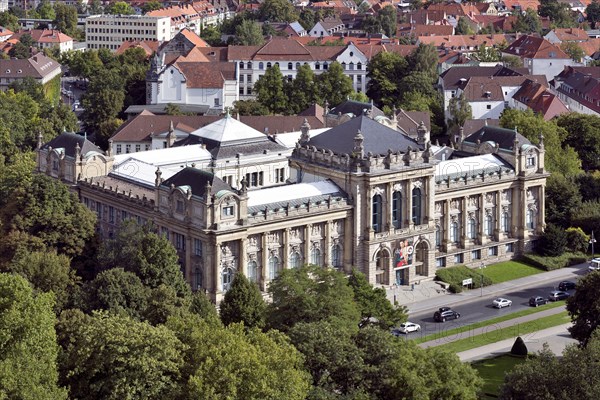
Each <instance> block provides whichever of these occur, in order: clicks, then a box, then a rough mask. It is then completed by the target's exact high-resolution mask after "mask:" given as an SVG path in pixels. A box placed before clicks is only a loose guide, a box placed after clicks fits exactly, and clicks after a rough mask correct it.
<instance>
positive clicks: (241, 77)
mask: <svg viewBox="0 0 600 400" xmlns="http://www.w3.org/2000/svg"><path fill="white" fill-rule="evenodd" d="M240 83H244V75H241V74H240Z"/></svg>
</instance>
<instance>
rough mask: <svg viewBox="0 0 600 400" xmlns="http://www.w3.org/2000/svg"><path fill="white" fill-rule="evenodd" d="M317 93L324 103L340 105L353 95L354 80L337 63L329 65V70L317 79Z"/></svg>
mask: <svg viewBox="0 0 600 400" xmlns="http://www.w3.org/2000/svg"><path fill="white" fill-rule="evenodd" d="M317 88H318V89H317V90H318V91H317V93H318V95H319V96H320V97H321V99H322V102H323V103H325V101H327V102H328V103H329V104H330V105H332V106H333V105H338V104H340V103H342V102H344V101H346V99H347V98H348V96H349V95H350V93H352V91H353V90H352V80H351V79H350V77H348V76H347V75H346V74H345V73H344V69H343V68H342V66H341V65H340V63H338V62H337V61H334V62H333V63H331V64H329V69H328V70H327V71H325V72H323V73H322V74H321V75H319V76H318V78H317Z"/></svg>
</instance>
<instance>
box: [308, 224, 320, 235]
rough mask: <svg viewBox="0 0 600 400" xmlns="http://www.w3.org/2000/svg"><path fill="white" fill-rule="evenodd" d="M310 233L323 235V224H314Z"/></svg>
mask: <svg viewBox="0 0 600 400" xmlns="http://www.w3.org/2000/svg"><path fill="white" fill-rule="evenodd" d="M310 234H311V236H321V225H313V226H312V228H311V232H310Z"/></svg>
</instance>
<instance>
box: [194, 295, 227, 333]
mask: <svg viewBox="0 0 600 400" xmlns="http://www.w3.org/2000/svg"><path fill="white" fill-rule="evenodd" d="M190 313H192V314H195V315H197V316H198V317H200V318H201V319H203V320H204V321H205V322H206V323H208V324H216V325H220V324H221V321H220V319H219V315H218V314H217V309H216V308H215V305H214V304H213V303H211V302H210V300H209V299H208V297H207V296H206V295H205V294H204V293H202V292H201V291H197V292H194V293H193V294H192V300H191V302H190Z"/></svg>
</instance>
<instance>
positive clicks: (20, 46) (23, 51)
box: [8, 34, 32, 60]
mask: <svg viewBox="0 0 600 400" xmlns="http://www.w3.org/2000/svg"><path fill="white" fill-rule="evenodd" d="M26 35H27V34H26ZM23 36H25V35H23ZM31 54H32V53H31V47H29V46H26V45H25V44H24V43H23V42H18V43H17V44H15V45H14V46H13V47H12V48H11V49H10V50H9V51H8V55H9V56H10V57H12V58H18V59H20V60H23V59H26V58H29V57H31Z"/></svg>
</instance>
